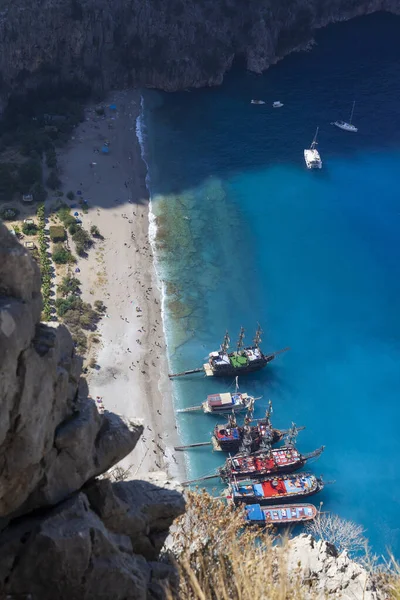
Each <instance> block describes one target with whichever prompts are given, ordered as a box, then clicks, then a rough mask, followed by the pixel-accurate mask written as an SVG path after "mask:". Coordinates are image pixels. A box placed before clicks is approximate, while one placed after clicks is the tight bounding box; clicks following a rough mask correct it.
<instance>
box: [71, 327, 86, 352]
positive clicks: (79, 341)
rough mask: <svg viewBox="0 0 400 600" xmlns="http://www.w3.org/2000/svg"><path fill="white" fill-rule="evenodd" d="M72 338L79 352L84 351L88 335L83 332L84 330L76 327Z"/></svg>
mask: <svg viewBox="0 0 400 600" xmlns="http://www.w3.org/2000/svg"><path fill="white" fill-rule="evenodd" d="M72 339H73V341H74V344H75V346H76V349H77V351H78V352H81V353H84V352H85V350H86V349H87V337H86V335H85V334H84V333H83V331H79V330H78V329H74V330H73V331H72Z"/></svg>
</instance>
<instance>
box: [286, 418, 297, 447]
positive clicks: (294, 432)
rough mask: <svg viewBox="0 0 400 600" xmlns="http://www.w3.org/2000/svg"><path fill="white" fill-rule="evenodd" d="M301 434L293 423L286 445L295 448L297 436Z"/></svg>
mask: <svg viewBox="0 0 400 600" xmlns="http://www.w3.org/2000/svg"><path fill="white" fill-rule="evenodd" d="M298 433H299V431H298V429H297V427H296V424H295V423H292V426H291V428H290V429H289V432H288V435H287V437H286V440H287V441H286V443H287V445H288V446H294V445H295V443H296V438H297V434H298Z"/></svg>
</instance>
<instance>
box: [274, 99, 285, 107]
mask: <svg viewBox="0 0 400 600" xmlns="http://www.w3.org/2000/svg"><path fill="white" fill-rule="evenodd" d="M282 106H283V103H282V102H279V100H277V101H276V102H274V103H273V105H272V108H281V107H282Z"/></svg>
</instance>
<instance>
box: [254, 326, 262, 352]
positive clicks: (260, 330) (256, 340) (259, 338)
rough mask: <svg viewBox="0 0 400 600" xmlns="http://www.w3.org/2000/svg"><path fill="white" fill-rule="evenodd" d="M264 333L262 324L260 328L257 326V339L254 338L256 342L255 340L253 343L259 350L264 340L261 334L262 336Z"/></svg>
mask: <svg viewBox="0 0 400 600" xmlns="http://www.w3.org/2000/svg"><path fill="white" fill-rule="evenodd" d="M262 332H263V331H262V329H261V327H260V324H258V326H257V331H256V335H255V338H254V340H253V342H254V346H255V347H256V348H259V347H260V343H261V342H262V339H261V334H262Z"/></svg>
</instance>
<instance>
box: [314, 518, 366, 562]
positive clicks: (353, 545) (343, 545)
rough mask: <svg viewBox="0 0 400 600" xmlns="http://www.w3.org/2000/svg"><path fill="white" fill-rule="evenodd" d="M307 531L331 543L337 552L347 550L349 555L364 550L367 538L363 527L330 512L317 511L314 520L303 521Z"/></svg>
mask: <svg viewBox="0 0 400 600" xmlns="http://www.w3.org/2000/svg"><path fill="white" fill-rule="evenodd" d="M305 527H306V530H307V533H310V534H311V535H312V536H313V537H315V538H316V539H321V540H324V541H326V542H330V543H331V544H333V545H334V546H335V547H336V548H337V549H338V550H339V552H342V551H343V550H347V552H348V553H349V555H351V554H353V555H354V554H357V553H359V552H361V551H363V550H364V551H365V550H366V547H367V540H366V538H365V537H364V531H365V530H364V529H363V528H362V527H361V525H357V524H356V523H354V522H353V521H347V520H346V519H342V518H341V517H339V516H338V515H333V514H331V513H319V514H318V515H317V516H316V518H315V519H314V521H308V522H307V523H305Z"/></svg>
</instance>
